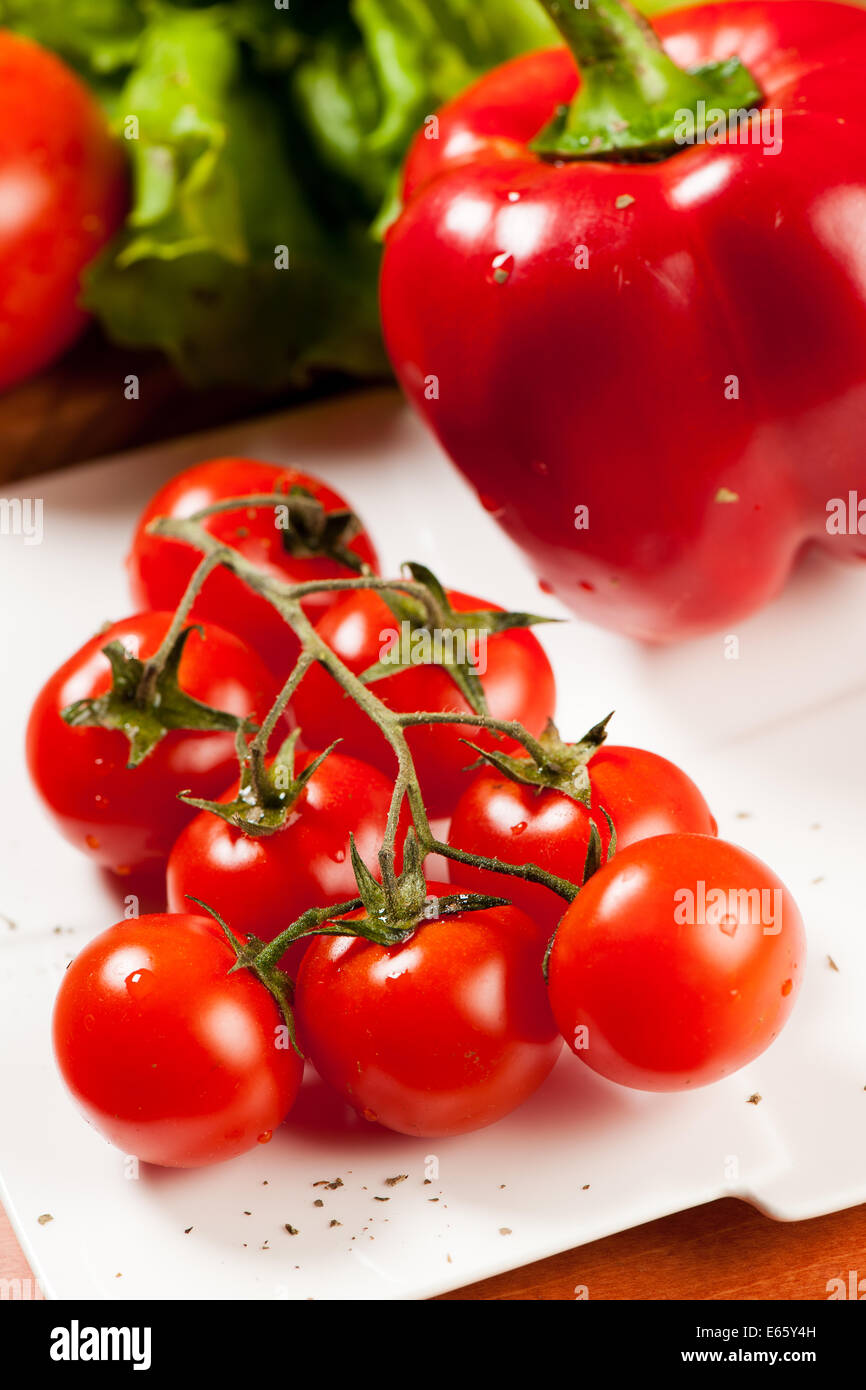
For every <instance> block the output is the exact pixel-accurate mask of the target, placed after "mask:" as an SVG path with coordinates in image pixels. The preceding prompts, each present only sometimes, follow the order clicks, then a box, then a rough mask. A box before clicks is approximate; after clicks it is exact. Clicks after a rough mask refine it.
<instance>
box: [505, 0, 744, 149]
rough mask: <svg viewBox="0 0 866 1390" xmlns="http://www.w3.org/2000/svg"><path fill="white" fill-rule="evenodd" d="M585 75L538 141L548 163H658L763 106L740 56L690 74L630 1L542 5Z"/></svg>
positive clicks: (546, 1)
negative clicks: (710, 127) (720, 123)
mask: <svg viewBox="0 0 866 1390" xmlns="http://www.w3.org/2000/svg"><path fill="white" fill-rule="evenodd" d="M541 3H542V4H543V5H544V8H545V9H546V10H547V12H548V14H549V15H550V17H551V19H552V20H553V22H554V24H555V25H556V26H557V28H558V29H559V31H560V33H561V34H562V36H563V38H564V39H565V41H566V43H567V44H568V46H569V48H570V49H571V52H572V53H573V54H574V57H575V60H576V62H577V66H578V68H579V69H580V89H579V91H578V94H577V96H576V98H575V99H574V101H573V102H572V103H571V105H570V106H566V107H563V108H561V109H560V111H559V112H558V113H557V114H556V116H555V117H554V119H553V120H552V122H551V123H550V125H548V126H547V127H546V129H545V130H543V131H542V132H541V134H540V135H539V136H538V138H537V139H536V140H535V141H534V142H533V146H532V148H533V149H534V150H535V151H536V153H538V154H540V155H542V156H543V157H545V158H550V159H599V158H605V157H606V158H608V159H610V158H617V157H619V158H631V159H632V160H635V159H639V158H641V157H644V158H657V157H659V156H660V155H662V154H665V153H671V152H672V151H673V150H674V149H676V148H677V146H679V145H684V144H689V143H693V142H694V140H696V139H699V138H700V136H701V134H702V133H703V131H704V129H705V128H706V125H707V123H708V121H715V120H717V119H718V114H719V111H720V110H721V111H722V113H723V114H724V116H725V117H727V116H729V115H730V114H731V113H733V112H736V111H739V110H742V109H743V108H748V107H751V106H754V105H755V104H756V103H758V102H760V99H761V90H760V87H759V86H758V84H757V83H756V82H755V79H754V78H753V77H752V75H751V73H750V72H749V71H748V69H747V68H745V67H744V66H743V64H742V63H741V62H740V60H739V58H736V57H733V56H732V57H730V58H728V59H725V60H724V61H722V62H715V63H708V64H706V65H705V66H703V67H700V68H696V69H694V70H693V71H686V70H684V69H683V68H680V67H678V66H677V64H676V63H675V62H674V61H673V59H672V58H669V57H668V55H667V53H666V52H665V51H664V48H663V47H662V45H661V42H660V40H659V38H658V36H657V34H656V33H655V31H654V29H653V28H652V26H651V25H650V24H649V22H648V21H647V20H646V19H644V17H643V16H642V15H640V14H638V12H637V10H635V9H634V8H633V6H632V5H630V4H629V3H628V0H541Z"/></svg>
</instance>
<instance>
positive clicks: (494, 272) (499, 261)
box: [487, 251, 514, 285]
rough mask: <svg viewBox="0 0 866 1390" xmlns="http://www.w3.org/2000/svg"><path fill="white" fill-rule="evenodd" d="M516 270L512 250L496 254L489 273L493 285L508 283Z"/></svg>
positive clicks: (488, 277) (488, 276) (489, 279)
mask: <svg viewBox="0 0 866 1390" xmlns="http://www.w3.org/2000/svg"><path fill="white" fill-rule="evenodd" d="M513 271H514V257H513V256H512V254H511V252H510V251H500V252H499V255H498V256H494V257H493V260H492V261H491V264H490V270H489V271H488V273H487V279H488V281H489V282H490V284H491V285H507V284H508V281H509V280H510V279H511V275H512V272H513Z"/></svg>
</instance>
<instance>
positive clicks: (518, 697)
mask: <svg viewBox="0 0 866 1390" xmlns="http://www.w3.org/2000/svg"><path fill="white" fill-rule="evenodd" d="M447 594H448V598H449V600H450V602H451V604H452V605H453V607H454V609H455V610H456V611H457V612H466V611H474V610H478V609H491V610H493V611H501V610H498V609H496V605H495V604H489V603H486V602H485V601H484V600H483V599H478V598H472V597H471V596H470V595H468V594H462V593H457V592H455V591H454V590H450V589H449V590H448V591H447ZM317 631H318V632H319V634H320V636H322V637H323V638H324V639H325V641H326V642H327V643H328V644H329V645H330V646H331V647H332V648H333V650H334V651H335V652H336V654H337V656H339V657H340V659H341V660H342V661H343V662H344V663H345V665H346V666H348V668H349V670H350V671H352V672H354V673H355V674H356V675H360V674H361V672H363V671H365V670H367V668H368V667H370V666H372V665H374V664H375V663H376V662H378V661H380V660H381V659H382V655H383V650H384V649H386V648H387V647H388V646H389V645H392V643H393V641H394V640H395V639H394V637H393V636H392V634H396V633H397V632H398V625H397V620H396V619H395V617H394V615H393V614H392V613H391V610H390V609H389V608H388V606H387V604H386V603H385V601H384V600H383V599H381V598H380V597H379V595H378V594H376V593H373V592H371V591H370V590H363V591H359V592H357V593H353V594H351V595H349V596H348V597H346V598H344V599H343V601H342V602H341V603H339V604H337V605H336V606H335V607H334V608H332V609H330V610H329V612H327V613H326V614H325V616H324V617H323V618H322V619H321V620H320V622H319V623H318V624H317ZM484 664H485V665H486V669H485V670H484V671H483V673H482V674H480V679H481V684H482V686H483V687H484V693H485V696H486V698H487V703H488V706H489V709H490V714H491V715H492V716H493V718H495V719H517V720H519V722H520V723H521V724H524V725H525V726H526V727H527V728H528V729H529V731H530V733H534V734H537V733H540V732H541V730H542V728H543V727H544V725H545V724H546V723H547V720H548V719H549V718H550V717H551V715H552V714H553V711H554V705H555V703H556V687H555V684H554V679H553V672H552V670H551V668H550V663H549V661H548V660H547V657H546V656H545V654H544V651H543V650H542V647H541V644H540V643H539V641H538V639H537V638H536V637H535V636H534V635H533V633H532V632H530V631H528V630H527V629H526V628H512V629H509V630H508V631H507V632H501V633H496V634H493V635H491V636H489V637H488V638H487V640H486V643H485V648H484ZM370 689H371V690H372V691H373V692H374V694H376V695H377V696H378V697H379V699H380V700H382V701H384V703H385V704H386V705H388V706H389V707H390V708H391V709H394V710H400V711H401V712H404V713H407V712H409V711H411V710H429V711H431V712H440V713H446V712H448V711H452V710H453V711H456V712H457V713H468V712H470V706H469V704H468V702H467V701H466V700H465V699H464V697H463V695H462V694H461V692H460V691H459V690H458V688H457V686H456V685H455V683H454V681H453V679H452V678H451V676H450V675H449V674H448V672H447V670H446V669H445V668H444V667H442V666H435V665H419V666H416V667H414V668H413V669H411V670H407V671H399V672H397V673H396V674H394V675H389V676H386V677H383V678H382V679H381V680H377V681H373V682H372V683H371V685H370ZM292 704H293V708H294V710H295V713H296V716H297V718H298V721H299V723H300V725H301V733H302V735H303V737H304V739H305V741H306V742H307V744H312V745H314V746H315V745H319V746H322V745H323V744H325V743H326V742H327V741H328V740H329V739H332V738H336V737H337V736H338V735H339V736H340V737H341V738H342V740H343V745H342V746H343V747H344V748H345V750H346V752H348V753H352V754H354V755H355V757H358V758H363V759H364V760H365V761H366V762H370V763H374V764H375V766H377V767H381V768H382V769H383V771H385V772H387V773H388V774H389V775H393V773H394V769H395V766H396V763H395V759H394V754H393V753H392V751H391V749H390V747H389V745H388V744H387V743H386V742H385V740H384V738H383V737H382V735H381V733H380V732H379V730H378V729H377V728H376V727H375V725H374V724H372V723H371V721H370V720H369V719H368V718H367V716H366V715H365V714H364V713H363V711H362V710H360V709H359V708H358V706H357V705H356V704H355V702H354V701H353V700H352V699H350V698H349V697H347V696H345V695H344V694H343V691H342V690H341V689H340V687H339V686H338V685H337V684H336V682H335V681H333V680H332V679H331V677H330V676H329V675H328V673H327V672H326V671H325V670H324V669H323V668H322V667H321V666H315V667H313V668H312V669H311V670H310V671H309V672H308V674H307V675H306V676H305V677H304V679H303V681H302V683H301V685H300V686H299V688H298V691H297V693H296V695H295V697H294V699H293V702H292ZM407 738H408V742H409V747H410V748H411V750H412V756H413V758H414V759H415V765H416V769H417V772H418V776H419V779H420V782H421V789H422V791H423V793H424V800H425V803H426V806H427V810H428V811H429V813H430V815H432V816H443V815H446V814H448V813H449V812H450V811H451V810H452V808H453V806H454V802H455V801H456V799H457V797H458V796H459V795H460V792H461V791H462V789H463V787H464V786H465V784H466V772H465V769H466V767H467V766H469V765H470V764H471V763H472V762H474V761H475V760H476V755H475V754H474V753H473V751H472V749H471V748H467V747H466V745H465V743H463V742H461V739H464V738H468V739H471V740H472V742H473V743H476V744H478V745H479V747H482V748H491V747H495V748H499V749H500V750H501V751H503V752H509V751H514V750H515V749H516V748H517V746H518V745H516V744H514V743H513V742H512V741H511V740H510V739H498V740H497V739H496V738H495V737H494V736H493V735H490V734H487V733H486V732H485V731H484V730H483V729H478V728H475V727H473V726H471V725H468V724H440V725H425V726H422V727H418V728H415V729H409V730H408V731H407Z"/></svg>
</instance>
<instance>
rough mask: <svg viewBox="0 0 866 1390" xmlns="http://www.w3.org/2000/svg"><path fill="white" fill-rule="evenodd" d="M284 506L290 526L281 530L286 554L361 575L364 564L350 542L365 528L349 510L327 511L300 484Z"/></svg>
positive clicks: (291, 490)
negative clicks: (325, 562) (332, 562)
mask: <svg viewBox="0 0 866 1390" xmlns="http://www.w3.org/2000/svg"><path fill="white" fill-rule="evenodd" d="M285 505H286V506H287V507H288V518H289V525H288V526H287V527H285V528H284V530H283V533H282V538H283V546H284V548H285V550H286V551H287V552H288V553H289V555H294V556H295V557H296V558H298V559H303V560H315V559H325V558H327V559H331V560H335V561H337V563H338V564H341V565H345V566H346V568H347V569H350V570H354V571H355V573H356V574H361V573H362V572H363V570H364V564H363V561H362V560H361V557H360V555H356V554H355V552H354V550H350V549H349V542H350V541H353V540H354V539H355V537H356V536H357V535H359V534H360V532H361V531H362V530H363V529H364V528H363V525H362V523H361V520H360V518H359V517H357V516H356V515H355V513H354V512H353V511H351V510H350V508H349V507H339V508H337V510H336V511H331V512H329V511H327V510H326V509H325V507H324V506H323V505H322V503H321V502H320V501H319V499H318V498H316V497H314V496H313V494H312V493H311V492H309V491H308V490H307V488H304V487H300V486H299V485H295V486H294V487H292V488H291V489H290V490H289V492H288V494H287V495H286V502H285Z"/></svg>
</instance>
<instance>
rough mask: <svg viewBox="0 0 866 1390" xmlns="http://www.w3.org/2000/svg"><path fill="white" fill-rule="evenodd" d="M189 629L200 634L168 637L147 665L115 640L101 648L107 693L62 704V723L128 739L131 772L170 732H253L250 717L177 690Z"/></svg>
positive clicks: (195, 627)
mask: <svg viewBox="0 0 866 1390" xmlns="http://www.w3.org/2000/svg"><path fill="white" fill-rule="evenodd" d="M193 631H196V632H198V633H200V634H201V636H202V637H204V635H205V634H204V631H203V629H202V628H201V627H199V626H198V625H197V624H192V626H190V627H187V628H184V629H183V631H181V632H179V633H178V634H177V636H175V637H170V639H169V642H168V645H167V646H164V647H161V648H160V650H159V651H158V652H157V653H156V655H155V656H153V657H152V658H151V659H150V660H149V661H141V660H140V659H139V658H138V657H136V656H132V655H130V653H129V652H128V651H127V650H126V648H125V647H124V646H122V644H121V643H120V642H109V643H108V645H107V646H106V647H103V649H102V650H103V655H104V656H105V657H106V658H107V660H108V661H109V663H110V665H111V677H112V684H111V689H110V690H109V691H107V692H106V694H105V695H99V696H97V697H96V698H95V699H87V700H76V701H75V702H74V703H73V704H71V705H67V707H66V709H64V710H63V712H62V716H63V719H64V721H65V722H66V723H67V724H69V725H70V726H71V727H73V728H77V727H81V726H85V725H87V726H98V727H100V728H103V729H116V730H117V731H118V732H119V733H122V734H123V736H124V738H126V739H127V740H128V741H129V761H128V763H127V767H130V768H133V767H138V766H139V764H140V763H142V762H143V761H144V759H145V758H146V757H147V755H148V754H149V753H151V752H152V751H153V749H154V748H155V747H156V745H157V744H158V743H159V742H160V741H161V740H162V739H163V738H165V735H166V734H167V733H169V731H170V730H173V729H196V730H199V731H201V732H203V733H211V732H213V731H214V730H227V731H232V730H234V731H239V732H242V733H252V732H253V731H254V730H255V728H256V726H255V724H253V723H252V722H251V721H250V720H249V719H241V718H240V717H239V716H238V715H235V714H229V713H228V712H227V711H226V710H219V709H214V708H213V707H212V706H210V705H205V704H202V703H201V702H200V701H199V700H194V699H193V698H192V696H190V695H187V694H186V693H185V692H184V691H183V690H182V689H181V687H180V682H179V678H178V671H179V668H180V662H181V658H182V656H183V649H184V647H185V646H186V643H187V640H188V639H189V635H190V633H191V632H193Z"/></svg>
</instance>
